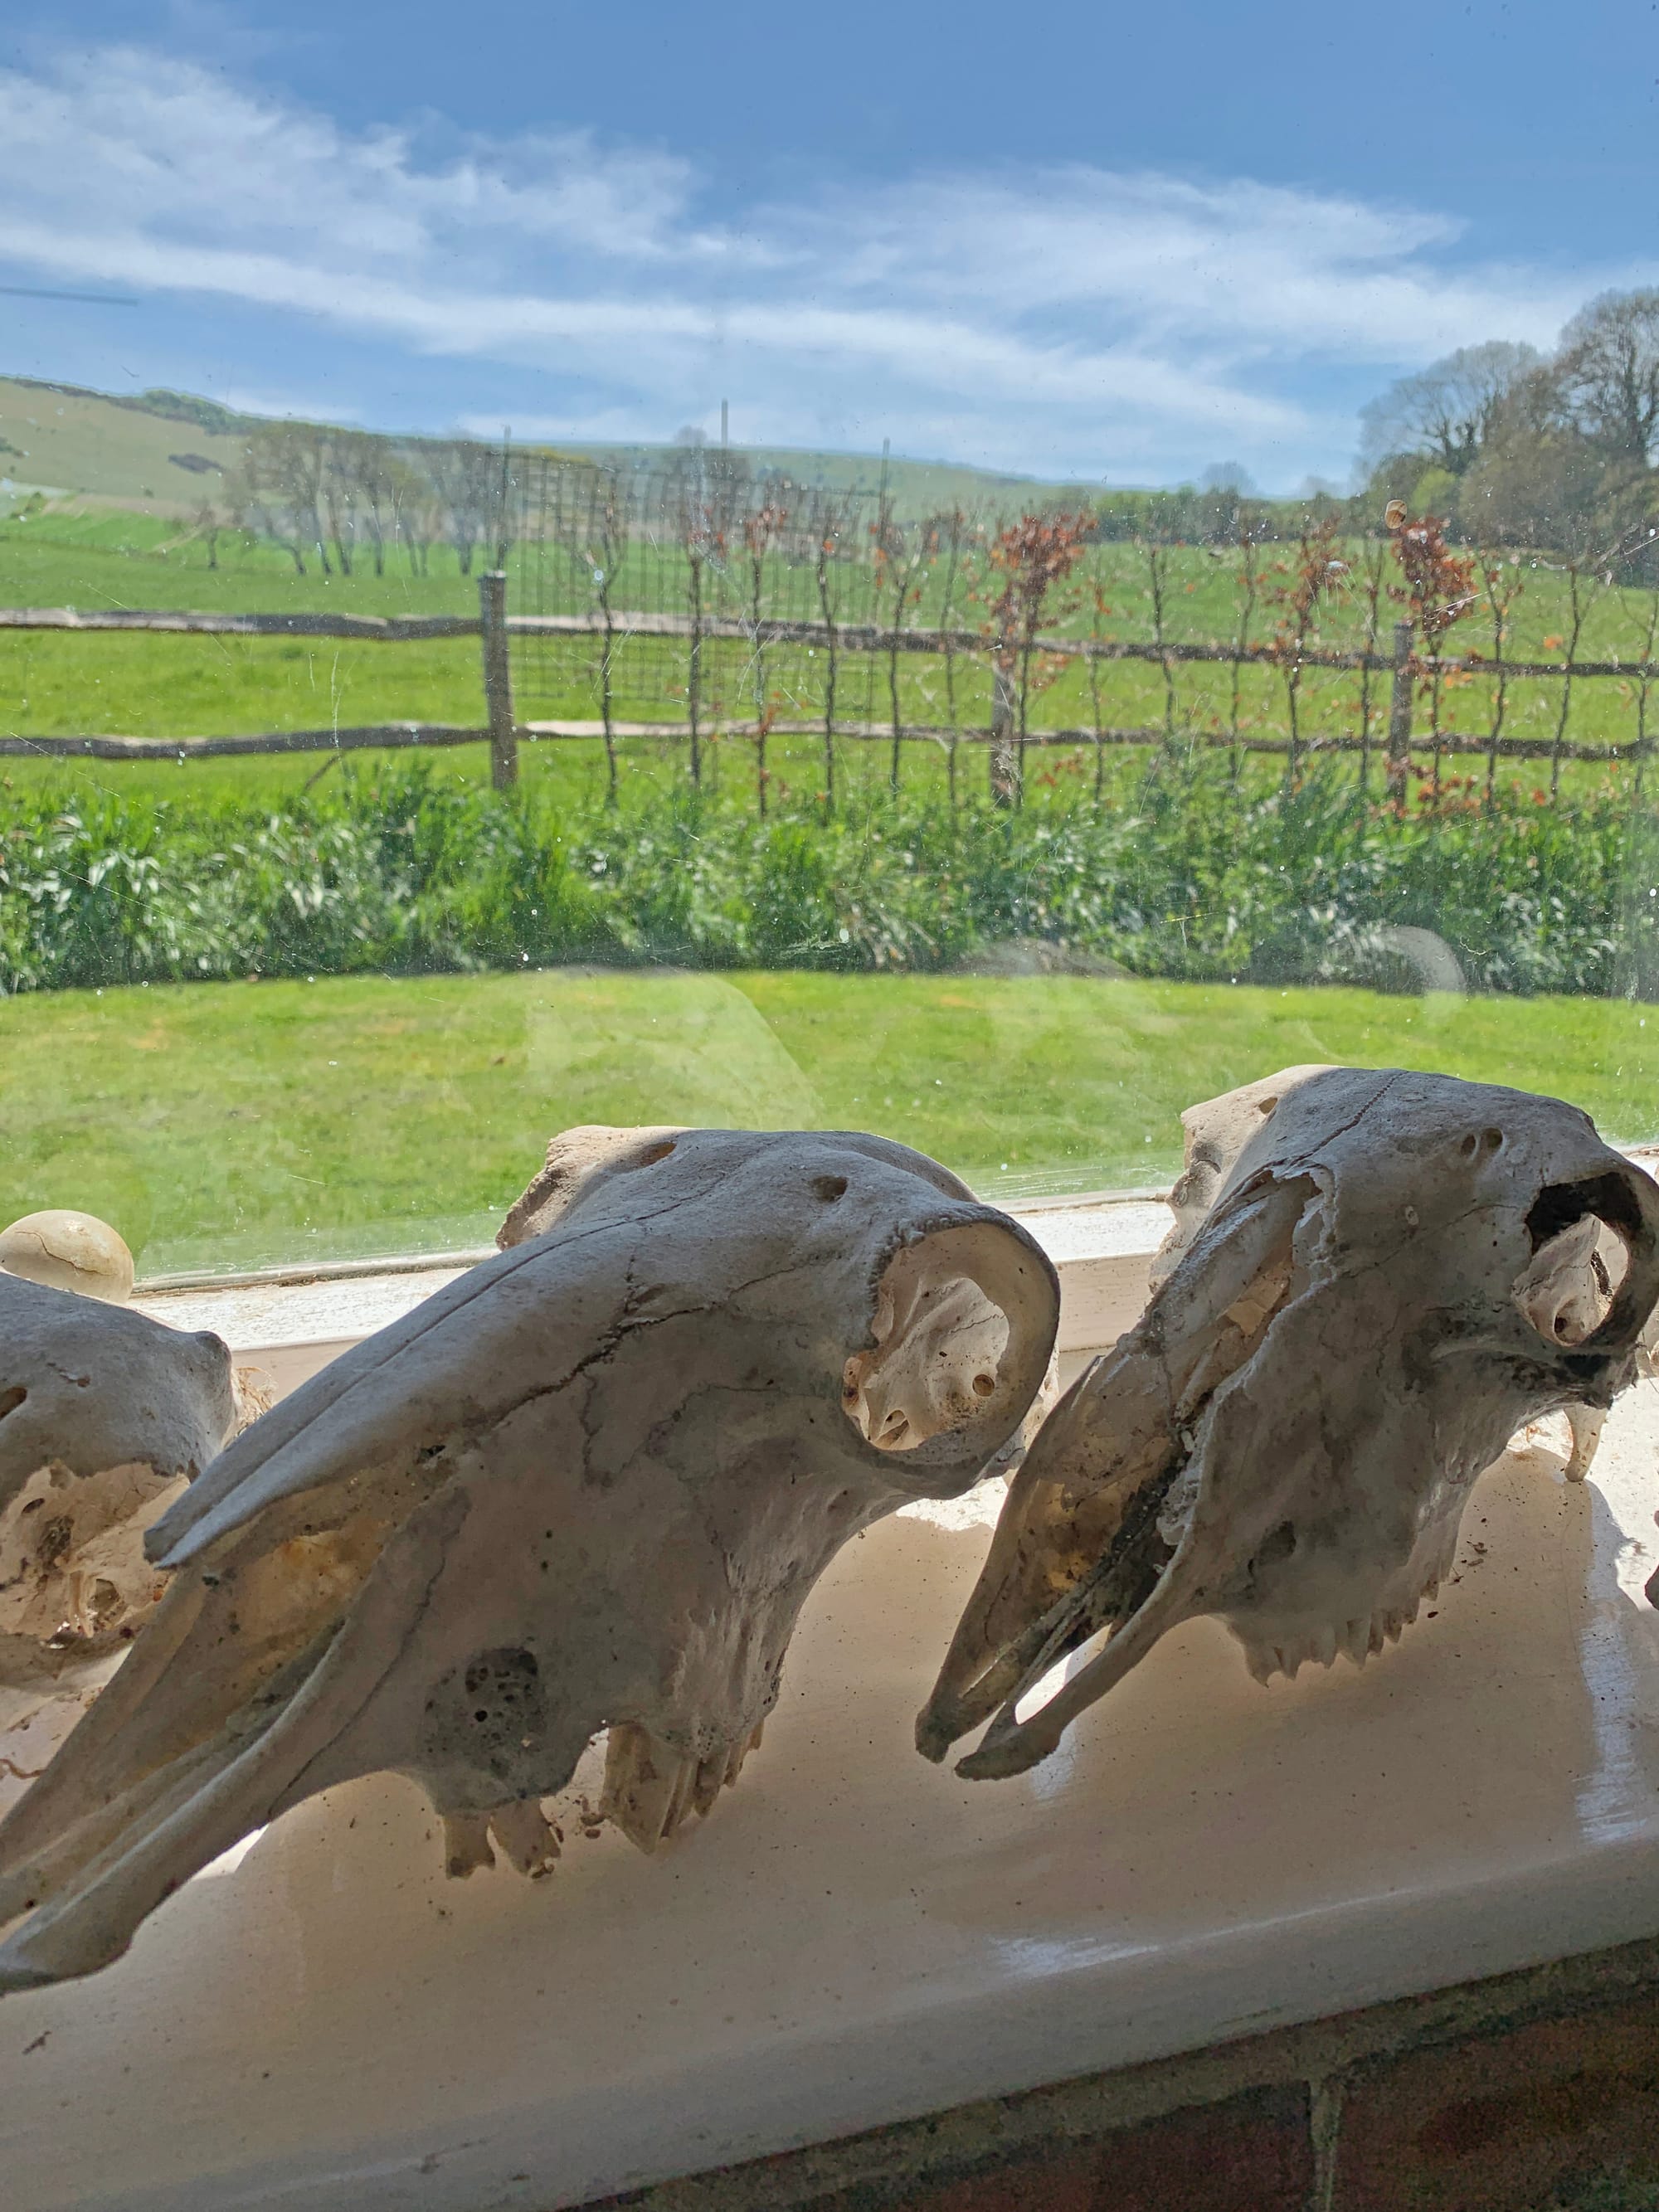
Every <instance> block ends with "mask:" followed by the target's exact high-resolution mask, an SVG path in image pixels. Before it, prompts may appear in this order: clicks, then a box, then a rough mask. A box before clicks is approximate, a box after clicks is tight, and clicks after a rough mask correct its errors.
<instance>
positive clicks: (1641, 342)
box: [1559, 289, 1659, 466]
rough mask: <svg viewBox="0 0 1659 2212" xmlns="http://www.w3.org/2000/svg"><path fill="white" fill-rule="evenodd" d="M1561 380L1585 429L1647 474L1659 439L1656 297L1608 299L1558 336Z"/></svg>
mask: <svg viewBox="0 0 1659 2212" xmlns="http://www.w3.org/2000/svg"><path fill="white" fill-rule="evenodd" d="M1559 374H1560V380H1561V386H1562V389H1563V392H1565V394H1566V396H1567V398H1569V399H1570V401H1571V404H1572V405H1573V408H1574V410H1575V412H1576V414H1577V418H1578V422H1579V425H1580V427H1581V428H1583V429H1584V430H1585V431H1587V432H1588V433H1589V435H1590V436H1592V437H1594V438H1595V439H1597V440H1599V441H1600V442H1601V444H1602V445H1604V446H1605V447H1607V451H1608V452H1609V453H1611V454H1612V455H1613V457H1614V459H1619V460H1622V461H1633V462H1635V463H1637V464H1638V465H1642V466H1645V465H1646V464H1647V463H1648V462H1649V461H1650V459H1652V458H1653V453H1654V445H1655V441H1656V437H1659V290H1652V289H1650V290H1646V291H1638V292H1603V293H1602V294H1601V295H1600V296H1599V297H1598V298H1596V299H1594V300H1592V301H1590V302H1589V306H1588V307H1583V308H1581V309H1580V311H1579V312H1578V313H1577V314H1576V315H1575V316H1574V317H1573V319H1572V320H1571V322H1570V323H1569V324H1568V325H1567V326H1566V328H1565V330H1564V331H1562V333H1561V355H1560V360H1559Z"/></svg>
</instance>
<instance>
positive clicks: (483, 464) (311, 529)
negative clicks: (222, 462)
mask: <svg viewBox="0 0 1659 2212" xmlns="http://www.w3.org/2000/svg"><path fill="white" fill-rule="evenodd" d="M511 510H512V484H511V477H510V471H509V468H508V465H507V452H506V449H505V448H504V447H501V446H491V445H485V444H483V443H482V442H480V441H473V440H469V439H454V440H441V441H440V440H434V439H407V440H405V439H398V438H390V437H383V436H380V435H378V434H376V433H375V432H374V431H369V430H341V429H334V428H330V427H329V426H327V425H326V424H322V423H315V422H261V423H258V424H256V425H255V426H254V427H253V428H252V429H251V430H250V431H249V432H248V434H247V436H246V440H245V441H244V443H243V445H242V447H241V450H240V453H239V454H238V456H237V458H236V459H235V460H234V462H233V463H232V465H230V467H229V468H228V469H227V470H226V471H225V476H224V482H223V485H222V489H221V491H220V494H219V496H218V497H217V498H216V499H212V500H209V501H205V502H204V504H203V506H202V507H201V508H200V509H199V510H198V512H197V516H196V526H197V532H198V533H199V534H200V535H201V536H202V538H204V540H205V542H206V544H207V548H208V562H209V565H210V567H216V566H217V565H218V547H219V540H220V538H221V537H222V534H223V533H224V532H226V531H228V530H235V529H242V530H249V531H252V532H255V533H257V535H258V536H259V537H261V538H265V539H268V540H269V541H270V543H271V544H276V545H280V546H281V547H282V548H283V550H284V551H286V553H287V554H288V556H289V559H290V560H291V561H292V562H293V563H294V566H295V570H296V572H297V573H298V574H300V575H301V576H303V575H305V574H307V573H308V571H309V567H310V564H311V563H313V562H315V564H316V565H317V567H318V568H319V569H320V570H321V572H322V574H325V575H331V574H341V575H344V576H349V575H352V574H356V572H357V571H358V570H359V569H360V568H372V569H373V571H374V574H375V575H377V576H383V575H385V574H386V568H387V564H388V562H391V561H392V560H393V559H394V558H395V557H401V558H402V559H404V560H406V561H407V562H408V564H409V568H410V574H413V575H417V576H423V575H426V574H428V573H429V567H430V560H431V553H432V549H433V547H434V546H435V545H446V544H447V545H448V546H449V547H450V548H451V550H453V553H454V555H455V557H456V559H457V561H458V562H459V566H460V570H461V574H463V575H471V574H472V570H473V564H474V562H479V563H480V565H487V564H489V563H492V562H493V563H495V564H499V563H500V562H501V561H503V560H504V559H505V558H506V553H507V544H508V542H509V539H510V537H511Z"/></svg>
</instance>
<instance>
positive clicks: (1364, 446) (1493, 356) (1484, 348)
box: [1359, 338, 1541, 476]
mask: <svg viewBox="0 0 1659 2212" xmlns="http://www.w3.org/2000/svg"><path fill="white" fill-rule="evenodd" d="M1540 359H1541V356H1540V355H1539V353H1538V352H1537V350H1536V349H1535V348H1534V347H1532V346H1529V345H1522V344H1520V343H1516V341H1515V340H1513V339H1510V338H1492V339H1489V340H1488V341H1487V343H1486V344H1485V345H1475V346H1460V347H1459V348H1458V349H1457V351H1456V352H1455V353H1452V354H1448V355H1447V356H1446V357H1445V359H1444V360H1443V361H1437V362H1431V363H1430V365H1429V367H1428V368H1424V369H1419V371H1418V372H1417V374H1415V375H1414V376H1402V377H1401V379H1400V380H1399V381H1398V382H1397V383H1395V384H1391V385H1390V386H1389V388H1388V390H1387V391H1386V392H1380V393H1379V394H1378V396H1377V397H1376V398H1375V399H1372V400H1370V401H1368V402H1367V403H1366V404H1365V405H1364V407H1362V408H1361V409H1360V410H1359V440H1360V459H1361V462H1362V464H1363V465H1364V467H1365V468H1366V469H1367V470H1368V471H1369V470H1371V469H1374V468H1376V465H1378V464H1379V463H1380V462H1382V461H1383V460H1386V459H1388V458H1389V455H1390V454H1394V453H1419V454H1421V455H1422V457H1423V459H1424V460H1425V461H1433V462H1435V463H1436V464H1437V465H1438V466H1439V467H1441V468H1443V469H1449V471H1451V473H1452V474H1453V475H1454V476H1462V473H1463V471H1465V470H1466V469H1467V468H1468V466H1469V465H1470V464H1471V463H1472V462H1473V461H1474V458H1475V456H1476V454H1477V453H1479V452H1480V449H1481V447H1483V446H1484V445H1485V443H1486V440H1487V439H1488V437H1489V436H1490V435H1491V434H1492V425H1493V422H1494V421H1495V420H1496V417H1497V415H1498V410H1499V408H1500V407H1501V406H1502V404H1503V403H1504V399H1505V398H1507V396H1508V394H1509V393H1510V391H1511V390H1512V389H1513V388H1514V386H1515V385H1516V382H1517V381H1518V380H1520V379H1521V378H1522V376H1524V375H1525V374H1527V372H1528V370H1529V369H1533V368H1536V367H1537V366H1538V363H1539V362H1540Z"/></svg>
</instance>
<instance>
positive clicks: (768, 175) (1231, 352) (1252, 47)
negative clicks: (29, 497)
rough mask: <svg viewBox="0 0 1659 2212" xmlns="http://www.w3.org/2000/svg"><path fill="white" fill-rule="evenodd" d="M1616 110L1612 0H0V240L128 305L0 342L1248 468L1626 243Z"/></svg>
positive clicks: (638, 413) (407, 423)
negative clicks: (126, 0) (725, 408)
mask: <svg viewBox="0 0 1659 2212" xmlns="http://www.w3.org/2000/svg"><path fill="white" fill-rule="evenodd" d="M31 16H32V17H33V21H31V20H30V17H31ZM1656 125H1659V9H1656V7H1655V5H1654V4H1653V0H1576V4H1575V5H1574V6H1573V7H1572V8H1571V9H1568V8H1566V7H1565V6H1563V5H1562V4H1560V0H1553V4H1548V5H1545V4H1535V0H1522V4H1511V5H1508V6H1503V5H1494V4H1480V5H1467V6H1464V5H1459V4H1455V0H1454V4H1451V5H1449V6H1443V7H1441V8H1438V9H1431V10H1418V9H1413V10H1410V11H1402V12H1401V13H1399V14H1398V15H1390V14H1389V11H1387V10H1385V9H1363V10H1362V9H1354V8H1346V9H1344V8H1340V7H1337V6H1334V5H1332V4H1330V0H1326V4H1324V5H1321V6H1311V5H1305V4H1302V0H1297V3H1296V4H1290V5H1279V6H1273V5H1271V4H1267V5H1262V6H1259V7H1255V8H1248V7H1244V6H1239V5H1224V4H1218V0H1211V4H1202V5H1199V4H1178V0H1177V4H1170V0H1166V4H1165V5H1164V7H1162V8H1161V9H1149V8H1147V7H1146V6H1145V5H1144V4H1142V5H1138V6H1135V7H1133V8H1132V7H1126V6H1121V5H1118V4H1115V0H1109V4H1101V3H1100V0H1095V4H1093V5H1075V4H1073V0H1051V4H1050V5H1048V7H1047V8H1043V9H1024V10H1022V9H1019V8H1018V7H1013V6H1010V5H1009V4H1008V3H1007V0H1000V4H998V5H995V6H985V5H981V4H978V0H968V4H964V5H960V6H957V7H956V8H954V9H949V10H946V9H939V8H935V7H914V6H913V7H907V6H905V5H903V4H902V0H890V4H888V5H886V6H883V7H877V6H872V5H868V4H866V0H842V4H840V5H837V6H835V7H833V8H826V9H811V8H806V7H803V6H801V5H800V4H799V0H796V4H795V5H794V6H793V7H791V6H787V5H786V6H778V5H774V6H772V7H770V8H765V9H763V8H761V7H759V6H757V5H754V4H751V0H741V4H727V5H715V6H713V7H704V8H702V9H696V8H693V7H690V6H687V5H686V4H684V0H679V4H677V5H674V6H662V5H657V4H652V5H649V6H637V5H635V6H629V5H627V4H618V3H617V0H611V5H609V6H604V5H600V6H588V7H585V8H581V9H577V8H574V7H570V6H568V5H565V4H563V3H562V0H553V4H549V3H548V0H543V4H540V5H535V6H528V5H526V6H516V5H514V6H485V5H475V6H473V7H471V8H470V9H458V8H456V7H455V6H454V5H453V0H449V4H447V5H446V6H444V7H441V8H440V7H438V6H435V5H430V4H428V0H404V4H402V5H399V6H398V7H396V8H392V7H388V6H383V5H380V4H379V0H357V4H356V5H351V4H342V0H331V4H329V5H327V6H324V5H322V4H320V3H319V0H283V5H282V6H281V7H280V8H279V7H277V6H276V5H274V4H267V5H264V6H260V7H252V6H244V5H238V4H234V0H231V3H230V4H203V0H179V3H178V4H174V5H173V6H171V7H168V6H166V5H161V6H158V5H156V4H155V0H149V4H146V5H144V6H142V7H141V6H135V5H127V4H117V0H105V4H93V3H92V0H58V4H57V5H55V6H54V8H53V9H52V10H50V11H48V10H47V9H45V8H44V7H43V6H32V5H31V0H25V4H24V6H23V7H22V8H21V9H11V10H9V11H8V16H7V27H6V28H5V29H4V30H3V31H0V283H11V284H17V285H41V286H52V285H58V286H62V287H66V288H70V289H90V290H94V291H95V290H100V289H106V288H107V289H110V290H112V291H117V290H118V291H119V292H121V293H122V294H123V295H126V296H129V297H131V298H132V299H133V300H135V301H137V305H136V306H134V307H122V308H117V307H79V306H74V305H70V304H66V303H57V302H51V301H34V300H25V299H19V298H11V297H3V296H0V370H10V371H13V372H15V373H21V374H33V375H49V376H60V377H63V378H65V379H68V380H72V381H77V382H82V383H88V384H94V385H98V386H103V387H106V388H108V389H112V390H115V391H123V390H135V389H139V388H142V387H143V386H146V385H150V384H171V385H176V386H184V387H186V388H189V389H191V390H195V391H200V392H208V393H210V394H212V395H214V396H216V397H218V398H223V399H226V400H228V401H229V402H231V403H233V404H241V405H246V406H251V407H255V408H259V409H265V410H272V411H278V412H299V413H313V414H322V415H326V416H333V417H337V418H339V419H343V420H349V421H356V422H364V423H368V424H372V425H375V426H379V427H385V428H410V429H416V428H418V429H428V430H438V429H445V428H456V427H466V428H475V429H477V430H479V431H482V432H487V433H489V435H495V434H497V433H499V431H500V429H501V426H502V425H503V424H509V423H510V424H511V425H512V426H513V431H514V434H515V435H520V436H539V437H547V438H567V439H574V438H580V437H586V438H619V439H620V438H627V439H633V438H666V437H671V436H672V435H674V433H675V432H676V431H677V430H678V428H681V426H682V425H685V424H696V425H700V426H702V427H703V428H708V429H711V430H712V429H713V428H714V427H715V426H716V425H717V423H718V419H719V405H720V398H722V397H726V398H729V400H730V402H731V405H732V434H733V436H734V438H735V439H738V440H741V441H752V442H755V443H767V444H796V445H823V446H831V447H845V448H851V449H854V450H861V451H872V450H875V449H877V448H878V447H879V445H880V443H881V441H882V440H883V438H889V439H890V440H891V442H892V445H893V448H894V450H895V451H896V452H900V453H910V454H915V455H919V456H923V457H927V458H933V457H943V458H950V459H957V460H963V461H969V462H974V463H977V464H979V465H985V466H990V467H1000V468H1012V469H1020V470H1030V471H1035V472H1037V473H1039V474H1043V475H1050V476H1078V477H1085V478H1089V479H1102V478H1103V479H1105V480H1106V481H1108V482H1112V483H1168V482H1175V481H1177V480H1179V479H1181V478H1182V477H1191V476H1194V475H1196V474H1197V473H1198V472H1199V471H1200V470H1202V469H1203V468H1204V467H1205V466H1206V465H1209V464H1212V463H1215V462H1218V461H1237V462H1239V463H1242V464H1243V465H1244V466H1245V467H1246V468H1248V469H1249V471H1251V472H1252V473H1253V474H1254V475H1255V477H1256V478H1257V479H1258V480H1259V481H1260V482H1261V483H1262V484H1263V485H1265V486H1267V487H1268V488H1270V489H1291V488H1292V487H1294V486H1295V485H1297V484H1298V483H1301V482H1302V481H1303V480H1304V478H1305V477H1308V476H1309V475H1310V474H1316V475H1320V476H1323V477H1329V478H1335V479H1339V480H1340V479H1343V478H1345V477H1346V474H1347V471H1348V468H1349V465H1350V463H1351V460H1352V453H1353V449H1354V444H1355V426H1354V416H1355V411H1356V410H1357V408H1358V404H1360V403H1361V402H1362V401H1363V400H1364V398H1367V397H1369V396H1370V394H1371V393H1372V392H1375V391H1376V389H1378V388H1379V386H1381V385H1383V383H1385V382H1387V381H1388V380H1389V378H1390V377H1392V376H1395V375H1397V374H1401V372H1402V371H1404V370H1407V369H1410V368H1416V367H1419V366H1420V365H1421V364H1422V363H1423V362H1426V361H1429V360H1431V359H1433V358H1434V357H1436V356H1438V355H1440V354H1443V353H1445V352H1447V351H1448V350H1449V349H1451V348H1453V347H1455V346H1457V345H1460V344H1466V343H1474V342H1476V341H1479V340H1480V339H1482V338H1486V337H1518V338H1526V339H1529V340H1531V341H1532V342H1533V343H1535V344H1539V345H1546V346H1547V345H1548V344H1549V343H1551V342H1552V340H1553V337H1554V335H1555V333H1556V331H1557V330H1558V329H1559V325H1560V324H1561V323H1562V321H1563V320H1564V319H1565V317H1566V315H1567V314H1569V313H1571V311H1572V310H1573V309H1574V308H1575V307H1577V305H1579V304H1580V303H1581V302H1582V301H1583V299H1584V298H1585V297H1586V296H1588V295H1590V294H1592V293H1594V292H1595V291H1597V290H1600V289H1605V288H1607V287H1609V286H1624V285H1629V284H1632V283H1659V222H1656V216H1659V189H1656V187H1659V159H1656V145H1659V131H1656Z"/></svg>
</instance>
